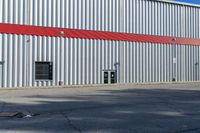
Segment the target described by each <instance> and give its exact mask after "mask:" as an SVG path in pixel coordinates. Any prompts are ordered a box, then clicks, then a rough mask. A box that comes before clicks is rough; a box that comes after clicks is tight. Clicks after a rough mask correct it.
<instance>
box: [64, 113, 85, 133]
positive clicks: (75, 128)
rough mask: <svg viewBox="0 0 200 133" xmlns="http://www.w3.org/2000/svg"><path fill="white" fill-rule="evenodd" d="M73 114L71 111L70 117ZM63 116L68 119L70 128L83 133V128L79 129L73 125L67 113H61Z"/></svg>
mask: <svg viewBox="0 0 200 133" xmlns="http://www.w3.org/2000/svg"><path fill="white" fill-rule="evenodd" d="M71 113H72V111H70V112H69V113H68V115H69V114H71ZM61 115H62V116H63V117H64V118H65V119H66V121H67V123H68V125H69V127H70V128H72V129H74V130H75V131H77V132H79V133H83V131H82V130H81V128H79V127H77V126H76V125H75V124H73V123H72V121H71V119H70V118H69V116H68V115H67V114H66V113H64V112H61Z"/></svg>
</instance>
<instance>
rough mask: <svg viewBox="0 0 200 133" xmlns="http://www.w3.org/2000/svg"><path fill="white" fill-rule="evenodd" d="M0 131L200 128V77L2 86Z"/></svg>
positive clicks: (147, 132) (107, 132) (155, 132)
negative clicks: (141, 82)
mask: <svg viewBox="0 0 200 133" xmlns="http://www.w3.org/2000/svg"><path fill="white" fill-rule="evenodd" d="M9 114H10V116H9ZM1 115H2V116H1ZM4 115H5V116H4ZM0 133H200V83H188V84H160V85H156V84H154V85H131V84H129V85H113V86H97V87H94V86H93V87H81V86H79V87H78V86H77V87H71V88H70V87H67V88H64V87H63V88H62V87H53V88H22V89H0Z"/></svg>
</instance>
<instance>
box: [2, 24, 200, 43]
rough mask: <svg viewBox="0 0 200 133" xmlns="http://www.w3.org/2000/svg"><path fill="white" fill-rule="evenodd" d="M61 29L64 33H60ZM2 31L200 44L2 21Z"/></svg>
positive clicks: (84, 37)
mask: <svg viewBox="0 0 200 133" xmlns="http://www.w3.org/2000/svg"><path fill="white" fill-rule="evenodd" d="M60 31H62V32H63V33H64V34H63V35H60ZM0 33H7V34H24V35H36V36H55V37H66V38H81V39H97V40H114V41H129V42H149V43H162V44H182V45H200V39H195V38H181V37H172V36H158V35H147V34H132V33H123V32H108V31H97V30H82V29H68V28H56V27H44V26H32V25H19V24H4V23H0Z"/></svg>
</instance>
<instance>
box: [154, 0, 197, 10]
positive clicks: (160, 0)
mask: <svg viewBox="0 0 200 133" xmlns="http://www.w3.org/2000/svg"><path fill="white" fill-rule="evenodd" d="M154 1H159V2H164V3H169V4H176V5H182V6H190V7H197V8H200V5H199V4H191V3H186V2H180V1H173V0H171V1H170V0H154Z"/></svg>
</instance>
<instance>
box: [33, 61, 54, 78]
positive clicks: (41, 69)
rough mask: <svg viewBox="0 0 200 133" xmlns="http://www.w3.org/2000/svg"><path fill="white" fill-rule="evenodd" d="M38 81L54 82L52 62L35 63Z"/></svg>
mask: <svg viewBox="0 0 200 133" xmlns="http://www.w3.org/2000/svg"><path fill="white" fill-rule="evenodd" d="M35 79H36V80H53V63H52V62H35Z"/></svg>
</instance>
